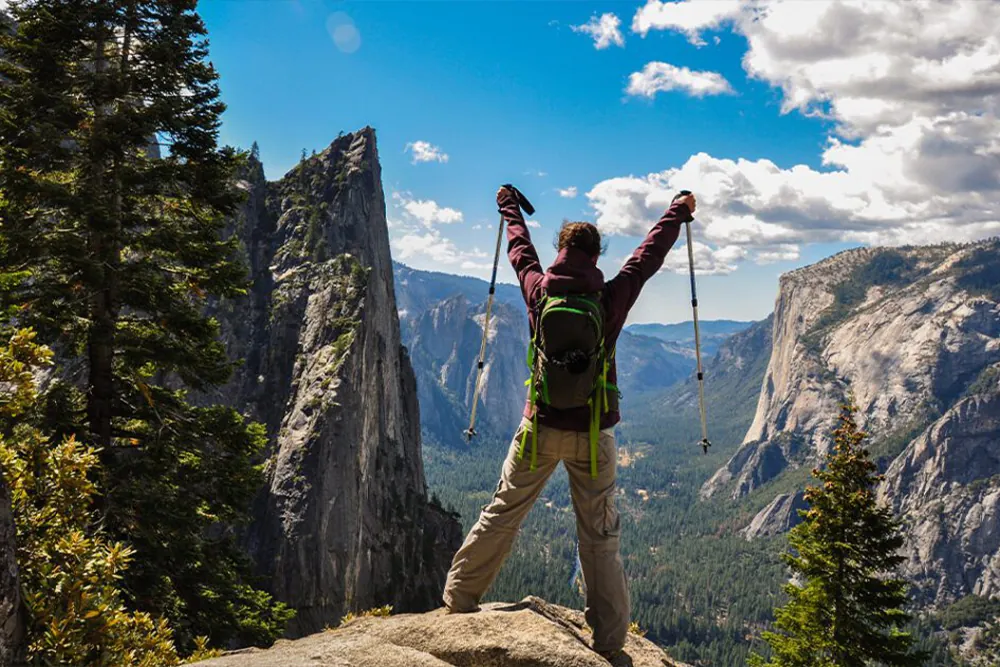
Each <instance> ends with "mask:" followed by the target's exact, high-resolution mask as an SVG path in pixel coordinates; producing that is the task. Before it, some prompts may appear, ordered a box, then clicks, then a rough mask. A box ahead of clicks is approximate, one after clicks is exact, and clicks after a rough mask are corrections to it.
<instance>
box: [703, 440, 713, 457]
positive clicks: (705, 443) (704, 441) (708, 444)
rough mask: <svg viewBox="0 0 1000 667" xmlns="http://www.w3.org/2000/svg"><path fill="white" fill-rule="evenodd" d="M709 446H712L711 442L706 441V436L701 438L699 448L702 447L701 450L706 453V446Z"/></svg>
mask: <svg viewBox="0 0 1000 667" xmlns="http://www.w3.org/2000/svg"><path fill="white" fill-rule="evenodd" d="M711 446H712V443H710V442H709V441H708V438H702V440H701V448H702V450H703V451H704V452H705V453H706V454H708V448H709V447H711Z"/></svg>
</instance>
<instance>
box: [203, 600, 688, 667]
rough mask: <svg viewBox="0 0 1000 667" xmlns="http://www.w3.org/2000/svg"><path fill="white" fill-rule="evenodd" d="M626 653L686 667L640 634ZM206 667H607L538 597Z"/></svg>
mask: <svg viewBox="0 0 1000 667" xmlns="http://www.w3.org/2000/svg"><path fill="white" fill-rule="evenodd" d="M625 653H626V654H627V655H628V658H629V659H630V660H631V663H628V662H622V663H621V664H631V665H632V666H633V667H684V665H682V663H679V662H676V661H674V660H672V659H671V658H670V657H669V656H668V655H667V654H666V653H665V652H664V651H663V650H662V649H660V648H658V647H657V646H656V645H654V644H653V643H652V642H650V641H648V640H646V639H644V638H642V637H641V636H639V635H637V634H631V633H630V634H629V637H628V643H627V644H626V647H625ZM198 664H199V665H203V666H204V667H449V666H450V665H454V666H461V667H608V665H609V663H608V661H607V660H605V659H604V658H602V657H601V656H599V655H598V654H597V653H595V652H594V651H592V650H591V648H590V631H589V629H588V628H587V626H586V623H585V622H584V619H583V614H582V613H580V612H578V611H573V610H570V609H566V608H564V607H559V606H556V605H553V604H549V603H547V602H545V601H544V600H541V599H539V598H536V597H528V598H525V599H524V600H522V601H521V602H518V603H516V604H507V603H493V604H488V605H484V606H483V609H482V611H480V612H478V613H474V614H446V613H445V612H444V610H437V611H433V612H429V613H426V614H401V615H399V616H389V617H383V618H379V617H362V618H357V619H354V620H350V621H347V622H345V623H343V624H342V625H341V626H340V627H338V628H337V629H334V630H327V631H324V632H320V633H317V634H314V635H311V636H309V637H305V638H303V639H298V640H291V641H290V640H284V641H279V642H278V643H276V644H275V645H274V646H273V647H271V648H269V649H247V650H243V651H236V652H234V653H230V654H228V655H225V656H223V657H220V658H216V659H213V660H208V661H206V662H200V663H198Z"/></svg>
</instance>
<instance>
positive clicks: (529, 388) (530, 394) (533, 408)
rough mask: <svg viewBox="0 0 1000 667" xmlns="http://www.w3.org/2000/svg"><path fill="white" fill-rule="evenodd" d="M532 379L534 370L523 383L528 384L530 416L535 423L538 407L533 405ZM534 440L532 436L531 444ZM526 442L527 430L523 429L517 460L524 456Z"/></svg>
mask: <svg viewBox="0 0 1000 667" xmlns="http://www.w3.org/2000/svg"><path fill="white" fill-rule="evenodd" d="M534 379H535V373H534V371H532V373H531V377H530V378H528V379H527V380H525V382H524V384H526V385H528V395H529V396H531V409H532V411H533V412H534V414H533V415H532V417H531V419H532V424H537V423H538V408H536V407H535V382H534ZM535 430H537V429H535ZM535 441H536V437H535V436H532V445H534V442H535ZM527 444H528V432H527V431H525V432H524V433H522V434H521V449H520V451H518V453H517V458H518V460H520V459H523V458H524V448H525V446H526V445H527Z"/></svg>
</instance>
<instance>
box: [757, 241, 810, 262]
mask: <svg viewBox="0 0 1000 667" xmlns="http://www.w3.org/2000/svg"><path fill="white" fill-rule="evenodd" d="M798 258H799V247H798V246H797V245H794V244H791V243H782V244H780V245H776V246H774V247H771V248H766V247H765V248H761V249H759V250H757V252H756V254H755V260H756V262H757V263H758V264H773V263H774V262H794V261H795V260H797V259H798Z"/></svg>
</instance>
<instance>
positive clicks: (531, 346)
mask: <svg viewBox="0 0 1000 667" xmlns="http://www.w3.org/2000/svg"><path fill="white" fill-rule="evenodd" d="M546 299H548V297H547V296H545V295H543V296H542V298H541V300H540V301H539V302H538V313H539V314H540V313H541V312H542V308H544V307H545V300H546ZM537 340H538V317H536V318H535V331H534V332H532V335H531V341H530V342H529V343H528V358H527V362H528V369H529V370H530V371H531V375H530V376H529V377H528V379H527V380H525V381H524V384H525V385H527V387H528V392H529V396H530V403H531V468H530V470H531V472H535V468H536V467H537V464H538V405H537V401H538V394H537V391H536V388H535V370H536V368H537V364H536V363H535V362H536V358H535V345H536V343H537ZM543 382H544V378H543ZM544 393H545V390H544V387H543V394H544ZM527 444H528V431H527V430H525V431H524V433H522V434H521V448H520V449H519V450H518V452H517V459H518V460H519V461H520V460H522V459H523V458H524V450H525V447H526V446H527Z"/></svg>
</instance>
